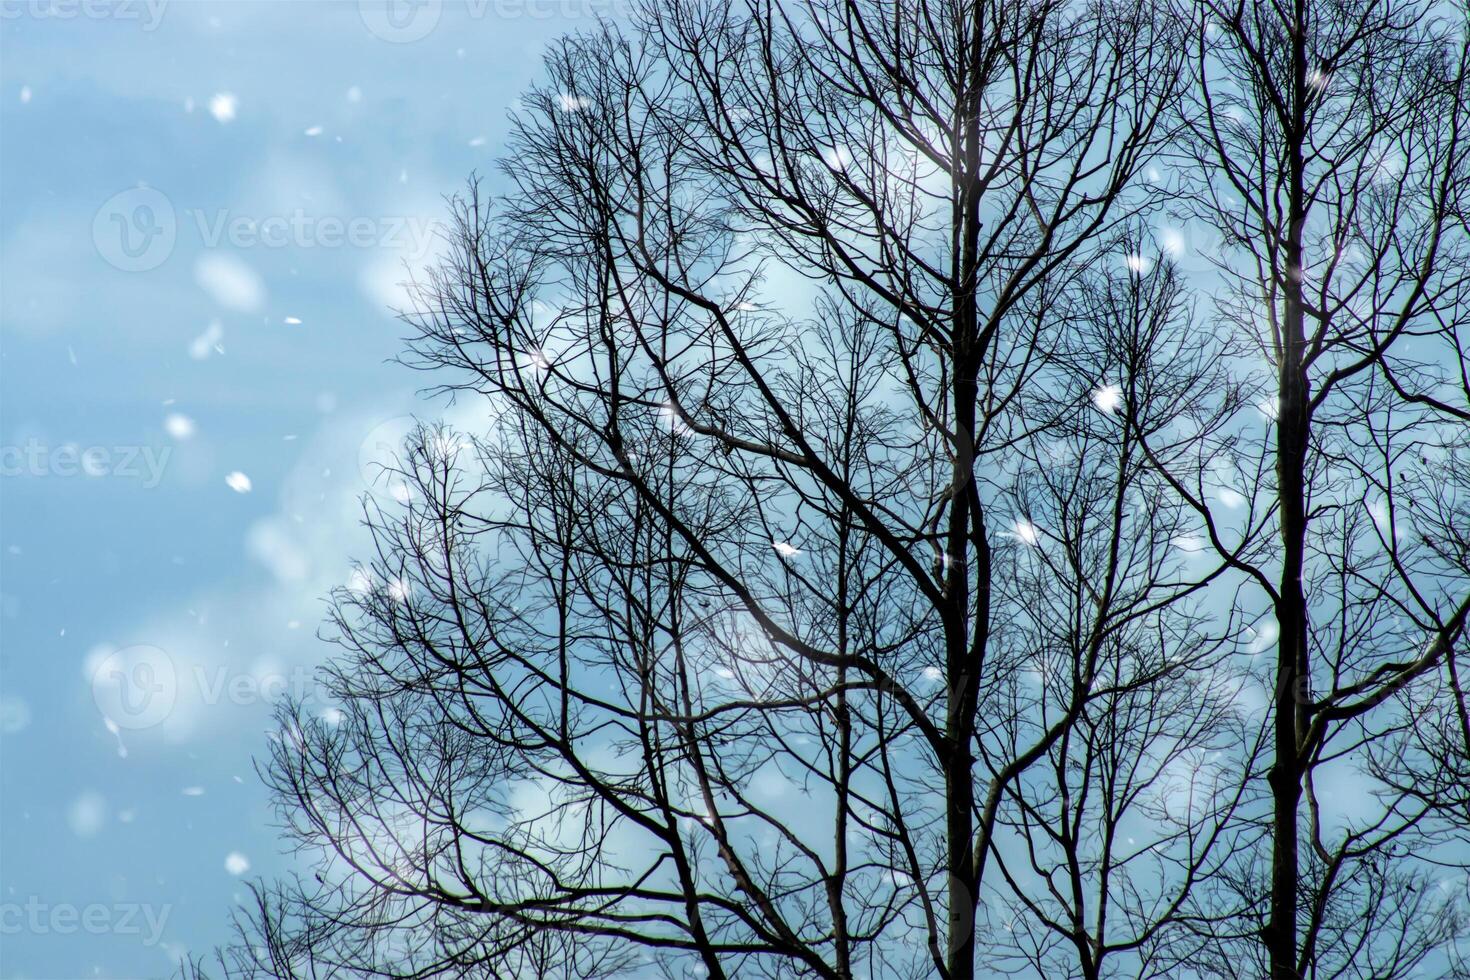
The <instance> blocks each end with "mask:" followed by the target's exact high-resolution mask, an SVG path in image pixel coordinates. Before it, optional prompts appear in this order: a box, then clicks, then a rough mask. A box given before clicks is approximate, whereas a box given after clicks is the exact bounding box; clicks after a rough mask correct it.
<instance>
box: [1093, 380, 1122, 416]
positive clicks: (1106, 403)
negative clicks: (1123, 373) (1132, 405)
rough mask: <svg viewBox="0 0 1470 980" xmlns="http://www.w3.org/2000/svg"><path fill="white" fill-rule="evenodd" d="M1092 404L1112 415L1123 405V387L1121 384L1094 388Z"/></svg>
mask: <svg viewBox="0 0 1470 980" xmlns="http://www.w3.org/2000/svg"><path fill="white" fill-rule="evenodd" d="M1092 404H1093V405H1094V406H1095V407H1096V408H1097V410H1098V411H1099V412H1102V413H1103V414H1105V415H1112V414H1113V413H1114V412H1116V411H1117V410H1118V409H1119V408H1121V407H1122V405H1123V388H1122V386H1120V385H1102V386H1101V387H1098V388H1094V389H1093V392H1092Z"/></svg>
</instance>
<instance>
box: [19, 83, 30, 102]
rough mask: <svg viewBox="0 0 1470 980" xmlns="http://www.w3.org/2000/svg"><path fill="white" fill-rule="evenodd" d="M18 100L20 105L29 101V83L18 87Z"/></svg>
mask: <svg viewBox="0 0 1470 980" xmlns="http://www.w3.org/2000/svg"><path fill="white" fill-rule="evenodd" d="M20 101H21V104H22V105H24V104H25V103H27V102H29V101H31V87H30V86H29V85H22V86H21V87H20Z"/></svg>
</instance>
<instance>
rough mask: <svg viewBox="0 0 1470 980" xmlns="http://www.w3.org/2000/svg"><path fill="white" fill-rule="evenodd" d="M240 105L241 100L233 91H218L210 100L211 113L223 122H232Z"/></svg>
mask: <svg viewBox="0 0 1470 980" xmlns="http://www.w3.org/2000/svg"><path fill="white" fill-rule="evenodd" d="M239 107H240V100H239V99H236V98H235V95H234V93H233V92H217V93H215V95H214V97H213V98H211V99H210V100H209V114H210V115H211V116H213V117H214V118H215V119H217V120H219V121H220V122H222V123H227V122H231V121H233V120H234V118H235V112H236V111H237V110H238V109H239Z"/></svg>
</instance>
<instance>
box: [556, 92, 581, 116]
mask: <svg viewBox="0 0 1470 980" xmlns="http://www.w3.org/2000/svg"><path fill="white" fill-rule="evenodd" d="M587 106H588V102H587V100H586V99H583V98H579V97H577V96H575V95H572V94H570V93H567V92H558V93H557V96H556V107H557V108H558V109H560V110H561V111H562V112H581V111H582V110H583V109H585V108H587Z"/></svg>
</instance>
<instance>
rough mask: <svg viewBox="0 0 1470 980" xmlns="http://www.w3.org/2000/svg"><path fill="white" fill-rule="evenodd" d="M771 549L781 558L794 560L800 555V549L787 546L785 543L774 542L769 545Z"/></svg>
mask: <svg viewBox="0 0 1470 980" xmlns="http://www.w3.org/2000/svg"><path fill="white" fill-rule="evenodd" d="M771 547H772V548H775V549H776V554H778V555H780V556H781V557H782V558H795V557H796V556H797V555H799V554H801V550H800V549H798V548H796V547H794V546H792V545H789V544H787V543H786V542H785V541H775V542H773V543H772V544H771Z"/></svg>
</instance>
